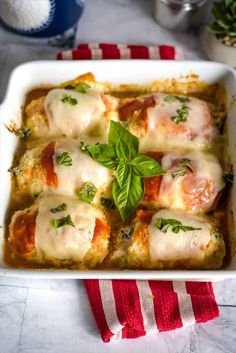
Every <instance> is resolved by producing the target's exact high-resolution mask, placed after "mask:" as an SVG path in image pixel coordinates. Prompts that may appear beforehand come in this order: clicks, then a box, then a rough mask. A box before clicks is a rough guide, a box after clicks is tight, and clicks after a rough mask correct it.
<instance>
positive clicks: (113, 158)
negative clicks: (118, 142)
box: [86, 144, 119, 169]
mask: <svg viewBox="0 0 236 353" xmlns="http://www.w3.org/2000/svg"><path fill="white" fill-rule="evenodd" d="M86 150H87V151H88V152H89V153H90V155H91V157H92V158H93V159H94V160H95V161H97V162H98V163H100V164H102V165H103V166H104V167H106V168H109V169H116V167H117V166H118V163H119V161H118V158H117V155H116V149H115V146H113V145H111V144H98V145H94V146H92V145H89V146H87V147H86Z"/></svg>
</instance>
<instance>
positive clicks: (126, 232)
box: [121, 225, 134, 240]
mask: <svg viewBox="0 0 236 353" xmlns="http://www.w3.org/2000/svg"><path fill="white" fill-rule="evenodd" d="M133 233H134V225H132V226H131V227H130V228H129V229H122V230H121V236H122V239H124V240H130V239H132V236H133Z"/></svg>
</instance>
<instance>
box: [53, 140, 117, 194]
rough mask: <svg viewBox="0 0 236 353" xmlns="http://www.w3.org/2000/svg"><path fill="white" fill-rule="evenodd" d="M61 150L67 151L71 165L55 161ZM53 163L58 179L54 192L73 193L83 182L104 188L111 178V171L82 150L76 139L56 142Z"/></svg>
mask: <svg viewBox="0 0 236 353" xmlns="http://www.w3.org/2000/svg"><path fill="white" fill-rule="evenodd" d="M63 152H68V153H69V155H70V157H71V159H72V166H64V165H61V164H59V163H58V162H57V157H58V156H60V155H61V154H62V153H63ZM53 165H54V172H55V173H56V175H57V179H58V187H57V189H56V192H57V193H60V194H65V195H73V194H74V193H75V191H76V190H79V189H80V188H81V187H82V185H83V183H85V182H90V183H92V184H93V185H94V186H95V187H96V188H97V189H104V188H105V187H106V186H108V184H109V183H110V182H111V180H112V179H111V171H110V170H109V169H107V168H105V167H103V166H102V165H101V164H99V163H97V162H96V161H94V160H93V159H92V158H91V157H90V156H89V155H88V154H87V153H85V152H82V151H81V150H80V149H79V144H78V142H77V141H65V142H57V143H56V147H55V153H54V156H53ZM100 191H102V190H100Z"/></svg>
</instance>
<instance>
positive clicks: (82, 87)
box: [64, 82, 91, 93]
mask: <svg viewBox="0 0 236 353" xmlns="http://www.w3.org/2000/svg"><path fill="white" fill-rule="evenodd" d="M64 88H65V89H72V90H76V91H79V92H81V93H87V92H88V90H89V88H91V87H90V86H89V85H88V84H87V83H85V82H80V83H77V84H74V85H67V86H65V87H64Z"/></svg>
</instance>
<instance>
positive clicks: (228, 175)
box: [224, 172, 234, 184]
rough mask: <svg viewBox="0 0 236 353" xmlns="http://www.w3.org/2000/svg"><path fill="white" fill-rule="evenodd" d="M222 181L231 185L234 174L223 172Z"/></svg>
mask: <svg viewBox="0 0 236 353" xmlns="http://www.w3.org/2000/svg"><path fill="white" fill-rule="evenodd" d="M224 180H225V181H226V182H227V183H230V184H233V181H234V174H233V173H232V172H225V173H224Z"/></svg>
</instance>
